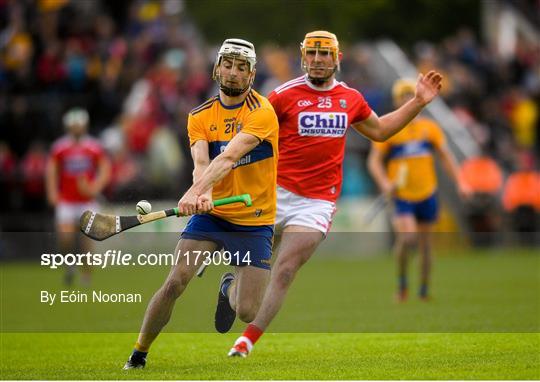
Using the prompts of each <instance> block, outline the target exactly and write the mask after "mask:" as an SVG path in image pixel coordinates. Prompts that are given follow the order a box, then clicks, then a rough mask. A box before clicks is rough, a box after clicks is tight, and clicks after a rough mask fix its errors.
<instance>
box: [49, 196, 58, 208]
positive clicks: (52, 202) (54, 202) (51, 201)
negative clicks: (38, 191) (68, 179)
mask: <svg viewBox="0 0 540 382" xmlns="http://www.w3.org/2000/svg"><path fill="white" fill-rule="evenodd" d="M47 202H48V203H49V205H50V206H51V207H56V205H57V204H58V195H57V194H52V195H50V194H47Z"/></svg>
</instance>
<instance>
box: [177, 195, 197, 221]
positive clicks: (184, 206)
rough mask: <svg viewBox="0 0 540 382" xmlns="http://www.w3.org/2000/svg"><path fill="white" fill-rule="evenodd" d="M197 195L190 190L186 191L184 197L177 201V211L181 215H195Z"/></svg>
mask: <svg viewBox="0 0 540 382" xmlns="http://www.w3.org/2000/svg"><path fill="white" fill-rule="evenodd" d="M198 199H199V195H195V193H194V192H193V191H191V189H189V190H187V191H186V193H185V194H184V196H182V198H181V199H180V200H179V201H178V211H179V212H180V214H181V215H185V216H187V215H194V214H196V213H197V200H198Z"/></svg>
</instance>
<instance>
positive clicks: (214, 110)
mask: <svg viewBox="0 0 540 382" xmlns="http://www.w3.org/2000/svg"><path fill="white" fill-rule="evenodd" d="M255 63H256V55H255V48H254V47H253V44H251V43H250V42H248V41H245V40H241V39H228V40H225V42H224V43H223V45H222V46H221V48H220V49H219V52H218V55H217V58H216V63H215V66H214V72H213V77H214V79H215V80H216V81H217V82H218V84H219V95H217V96H215V97H212V98H210V99H209V100H208V101H206V102H204V103H203V104H202V105H200V106H198V107H196V108H195V109H193V110H192V111H191V112H190V114H189V120H188V134H189V138H190V145H191V155H192V157H193V162H194V167H195V168H194V171H193V185H192V186H191V187H190V188H189V190H188V191H187V192H186V193H185V194H184V196H183V197H182V198H181V199H180V201H179V202H178V209H179V211H180V213H182V214H186V215H193V214H196V215H194V216H193V217H192V218H191V219H190V220H189V222H188V224H187V226H186V228H185V230H184V232H183V233H182V235H181V238H180V240H179V242H178V245H177V246H176V249H175V254H178V257H179V261H178V264H176V265H174V266H173V267H172V269H171V272H170V273H169V275H168V277H167V279H166V280H165V282H164V284H163V286H162V287H161V288H160V289H159V290H158V291H157V292H156V294H155V295H154V297H153V298H152V300H151V301H150V303H149V305H148V308H147V310H146V313H145V317H144V321H143V325H142V328H141V332H140V334H139V337H138V339H137V343H136V344H135V349H134V351H133V353H132V354H131V356H130V357H129V360H128V362H127V363H126V365H125V366H124V369H134V368H142V367H144V366H145V364H146V356H147V354H148V350H149V348H150V345H151V344H152V342H153V341H154V340H155V338H156V337H157V335H158V334H159V332H160V331H161V330H162V329H163V327H164V326H165V325H166V324H167V322H168V321H169V318H170V316H171V312H172V309H173V307H174V304H175V301H176V299H178V297H180V295H181V294H182V293H183V292H184V290H185V288H186V286H187V284H188V283H189V281H190V280H191V279H192V278H193V276H194V275H195V273H196V271H197V268H198V267H199V266H200V265H201V264H202V262H203V260H204V258H203V256H199V257H198V256H197V255H196V254H197V251H199V252H200V251H210V252H212V253H214V251H219V250H220V249H224V250H225V251H224V254H223V256H224V257H223V261H229V260H230V261H231V265H234V266H235V267H236V268H235V274H232V273H226V274H224V275H223V277H222V278H221V283H220V288H219V293H218V306H217V309H216V315H215V326H216V330H217V331H219V332H222V333H224V332H227V331H229V329H230V327H231V326H232V324H233V322H234V319H235V318H236V315H238V316H239V318H240V319H241V320H242V321H245V322H251V321H252V320H253V318H254V317H255V314H256V313H257V311H258V309H259V305H260V303H261V300H262V297H263V293H264V291H265V288H266V283H267V280H268V277H269V274H270V271H269V270H270V257H271V255H272V239H273V234H274V230H273V225H274V220H275V214H276V174H277V159H278V145H277V144H278V129H279V127H278V121H277V117H276V114H275V112H274V109H273V108H272V105H271V104H270V103H269V102H268V100H267V99H266V98H264V97H262V96H261V95H259V94H258V93H257V92H255V91H254V90H252V89H251V86H252V84H253V80H254V78H255ZM243 193H249V194H250V195H251V198H252V201H253V202H252V206H250V207H241V206H239V205H238V204H235V205H232V204H231V205H227V206H220V207H216V208H213V203H212V200H213V199H218V198H224V197H229V196H233V195H236V194H243Z"/></svg>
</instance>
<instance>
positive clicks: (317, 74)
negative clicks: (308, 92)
mask: <svg viewBox="0 0 540 382" xmlns="http://www.w3.org/2000/svg"><path fill="white" fill-rule="evenodd" d="M335 72H336V68H335V67H334V68H332V69H330V68H329V67H328V66H322V65H318V66H310V65H308V67H307V74H308V79H309V82H311V83H312V84H313V85H316V86H320V85H323V84H325V83H326V82H328V81H330V80H332V79H333V78H334V73H335Z"/></svg>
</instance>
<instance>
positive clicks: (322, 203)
mask: <svg viewBox="0 0 540 382" xmlns="http://www.w3.org/2000/svg"><path fill="white" fill-rule="evenodd" d="M301 53H302V68H303V70H304V71H305V72H306V75H305V76H302V77H299V78H296V79H294V80H291V81H289V82H287V83H285V84H283V85H282V86H280V87H278V88H276V89H275V90H274V91H273V92H272V93H271V94H270V95H269V97H268V98H269V100H270V102H271V103H272V105H273V107H274V109H275V111H276V114H277V116H278V119H279V124H280V134H279V155H280V158H279V163H278V181H277V183H278V196H277V200H278V209H277V217H276V228H277V229H278V230H281V231H282V234H281V242H280V244H279V250H278V253H277V255H278V257H277V260H276V262H275V264H274V266H273V268H272V273H271V277H270V284H269V285H268V288H267V290H266V293H265V296H264V299H263V302H262V303H261V308H260V310H259V312H258V314H257V316H256V317H255V319H254V320H253V322H252V323H251V324H249V325H248V327H247V329H246V330H245V332H244V333H243V335H242V336H240V337H239V338H238V339H237V340H236V342H235V344H234V346H233V348H232V349H231V350H230V352H229V356H242V357H246V356H247V355H248V354H249V352H250V351H251V348H252V347H253V345H254V344H255V342H256V341H257V340H258V339H259V337H260V336H261V335H262V333H263V331H264V330H266V328H267V327H268V325H269V324H270V322H271V321H272V319H273V318H274V317H275V316H276V314H277V313H278V311H279V309H280V308H281V305H282V304H283V301H284V299H285V296H286V293H287V291H288V289H289V287H290V285H291V283H292V281H293V280H294V277H295V275H296V273H297V272H298V270H299V269H300V267H301V266H302V265H303V264H304V263H305V262H306V261H307V260H308V259H309V258H310V257H311V255H312V254H313V253H314V251H315V249H316V248H317V246H318V245H319V244H320V243H321V241H322V240H323V239H324V237H325V235H326V233H327V232H328V230H329V229H330V225H331V223H332V216H333V214H334V211H335V202H336V200H337V197H338V196H339V193H340V191H341V184H342V164H343V156H344V151H345V133H346V131H347V128H348V127H349V126H352V127H353V128H354V129H355V130H356V131H358V132H359V133H361V134H363V135H365V136H366V137H368V138H369V139H371V140H374V141H384V140H386V139H388V138H389V137H391V136H392V135H394V134H396V133H397V132H398V131H400V130H401V129H402V128H403V127H404V126H405V125H407V124H408V123H409V122H410V121H411V120H412V119H413V118H414V117H415V116H416V115H417V114H418V113H419V112H420V111H421V110H422V109H423V108H424V106H426V105H427V104H428V103H429V102H431V101H432V100H433V99H434V98H435V97H436V96H437V94H438V93H439V90H440V88H441V80H442V76H441V75H440V74H439V73H437V72H434V71H430V72H429V73H428V74H427V75H422V74H420V75H419V76H418V80H417V83H416V89H415V94H414V97H413V98H411V99H410V100H409V101H408V102H406V103H405V104H403V105H402V106H401V107H400V108H399V109H397V110H395V111H393V112H391V113H389V114H386V115H384V116H382V117H380V118H379V117H378V116H377V115H376V114H375V112H373V111H372V110H371V108H370V107H369V105H368V104H367V103H366V101H365V100H364V98H363V97H362V95H361V94H360V92H358V91H357V90H355V89H351V88H349V87H348V86H347V85H345V84H344V83H342V82H338V81H337V80H336V79H335V74H336V72H337V71H338V70H339V63H340V61H341V57H342V53H341V52H340V51H339V44H338V40H337V38H336V36H335V35H334V34H333V33H329V32H326V31H315V32H311V33H308V34H307V35H306V36H305V38H304V41H303V42H302V44H301Z"/></svg>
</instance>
